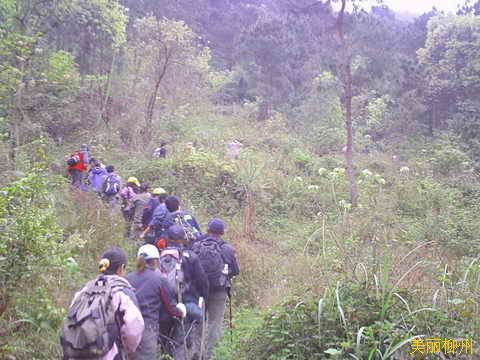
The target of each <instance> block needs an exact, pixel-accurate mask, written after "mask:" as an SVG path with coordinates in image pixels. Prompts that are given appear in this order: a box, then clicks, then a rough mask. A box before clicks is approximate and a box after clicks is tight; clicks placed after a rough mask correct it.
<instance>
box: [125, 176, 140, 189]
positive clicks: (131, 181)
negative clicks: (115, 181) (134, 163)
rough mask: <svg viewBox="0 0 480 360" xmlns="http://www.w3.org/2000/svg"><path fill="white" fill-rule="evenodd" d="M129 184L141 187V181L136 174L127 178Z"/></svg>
mask: <svg viewBox="0 0 480 360" xmlns="http://www.w3.org/2000/svg"><path fill="white" fill-rule="evenodd" d="M127 186H132V187H140V181H138V179H137V178H136V177H135V176H130V177H129V178H128V179H127Z"/></svg>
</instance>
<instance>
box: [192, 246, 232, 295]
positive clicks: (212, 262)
mask: <svg viewBox="0 0 480 360" xmlns="http://www.w3.org/2000/svg"><path fill="white" fill-rule="evenodd" d="M221 245H222V244H221V243H219V242H218V241H217V240H216V239H214V238H206V239H202V240H199V241H196V242H195V243H194V244H193V246H192V251H193V252H194V253H195V254H197V255H198V258H199V259H200V263H201V264H202V267H203V270H205V273H206V274H207V276H208V282H209V283H210V288H211V289H224V288H226V287H227V285H228V270H227V271H224V269H225V267H226V266H225V265H226V263H225V260H224V258H223V255H222V249H221Z"/></svg>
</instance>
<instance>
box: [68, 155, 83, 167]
mask: <svg viewBox="0 0 480 360" xmlns="http://www.w3.org/2000/svg"><path fill="white" fill-rule="evenodd" d="M79 162H80V155H78V154H73V155H72V156H70V157H69V158H68V160H67V165H68V166H74V165H77V164H78V163H79Z"/></svg>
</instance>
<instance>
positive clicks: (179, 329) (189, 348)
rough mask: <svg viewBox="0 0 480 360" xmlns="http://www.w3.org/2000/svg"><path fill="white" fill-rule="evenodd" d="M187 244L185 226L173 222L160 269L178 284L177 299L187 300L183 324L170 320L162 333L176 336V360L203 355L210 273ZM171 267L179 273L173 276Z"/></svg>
mask: <svg viewBox="0 0 480 360" xmlns="http://www.w3.org/2000/svg"><path fill="white" fill-rule="evenodd" d="M186 244H187V239H186V237H185V231H184V229H183V228H182V227H181V226H180V225H173V226H171V227H170V228H169V229H168V230H167V247H166V248H165V249H163V250H162V251H161V254H160V272H161V273H162V274H164V276H165V277H166V278H167V279H169V281H170V282H171V283H172V284H171V285H172V286H175V287H176V295H177V298H178V301H179V302H182V303H184V304H185V306H186V308H187V314H188V315H187V317H186V319H185V321H184V322H183V323H181V324H179V323H178V321H177V322H175V323H170V326H165V324H164V325H163V326H162V329H163V335H164V336H165V337H170V336H172V337H173V340H174V341H173V343H174V349H173V351H172V355H173V357H174V359H176V360H183V359H187V358H193V359H195V358H200V357H199V353H200V352H201V343H202V328H204V325H205V324H204V321H203V319H204V315H203V314H204V311H203V312H202V308H203V309H205V301H206V299H207V298H206V297H207V296H208V278H207V275H206V273H205V271H204V270H203V268H202V265H201V263H200V260H199V258H198V257H197V255H195V253H193V252H192V251H190V250H188V249H187V248H186ZM171 269H177V271H178V269H180V270H181V273H180V277H178V272H177V273H176V276H172V275H171ZM167 329H169V331H166V330H167ZM186 334H187V335H188V336H187V337H185V335H186ZM203 334H204V335H205V331H204V332H203ZM187 353H188V354H187ZM195 354H197V355H195ZM187 355H189V356H188V357H187Z"/></svg>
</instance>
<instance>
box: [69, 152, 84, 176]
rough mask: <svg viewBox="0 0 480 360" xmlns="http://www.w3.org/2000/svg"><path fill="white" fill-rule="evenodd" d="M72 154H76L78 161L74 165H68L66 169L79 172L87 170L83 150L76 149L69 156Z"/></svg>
mask: <svg viewBox="0 0 480 360" xmlns="http://www.w3.org/2000/svg"><path fill="white" fill-rule="evenodd" d="M74 155H78V157H79V158H80V161H79V162H78V163H76V164H75V165H71V166H69V167H68V171H71V170H80V171H81V172H84V171H87V166H86V165H85V161H84V154H83V152H82V151H77V152H76V153H73V154H72V155H71V156H74Z"/></svg>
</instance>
